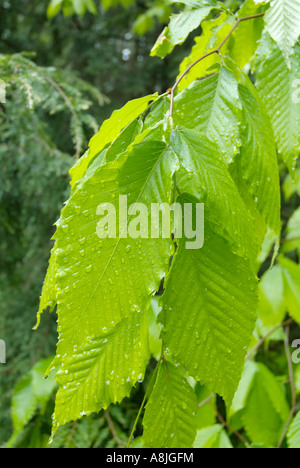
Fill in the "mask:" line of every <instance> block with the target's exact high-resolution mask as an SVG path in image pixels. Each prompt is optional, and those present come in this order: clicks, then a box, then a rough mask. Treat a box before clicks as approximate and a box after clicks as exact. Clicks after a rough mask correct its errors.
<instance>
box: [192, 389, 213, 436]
mask: <svg viewBox="0 0 300 468" xmlns="http://www.w3.org/2000/svg"><path fill="white" fill-rule="evenodd" d="M195 393H196V397H197V403H198V408H197V411H196V427H197V429H203V428H204V427H208V426H213V425H214V423H215V422H216V412H215V409H214V408H213V406H212V405H215V404H216V397H213V398H211V399H210V401H209V402H208V403H206V404H204V405H200V407H199V404H200V403H203V402H204V401H205V400H206V399H207V398H208V397H210V396H211V391H210V390H209V389H208V388H207V387H204V386H203V385H200V384H199V382H197V383H196V385H195Z"/></svg>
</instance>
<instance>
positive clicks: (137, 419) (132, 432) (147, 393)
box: [126, 358, 162, 448]
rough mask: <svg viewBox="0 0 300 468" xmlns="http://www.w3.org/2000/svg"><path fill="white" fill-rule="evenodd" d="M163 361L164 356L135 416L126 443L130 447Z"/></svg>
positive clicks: (158, 363)
mask: <svg viewBox="0 0 300 468" xmlns="http://www.w3.org/2000/svg"><path fill="white" fill-rule="evenodd" d="M161 361H162V358H160V359H159V361H158V362H157V364H156V366H155V369H154V371H153V374H152V377H151V380H150V383H149V386H148V388H147V390H146V393H145V396H144V398H143V401H142V404H141V406H140V409H139V412H138V414H137V417H136V418H135V421H134V425H133V428H132V431H131V433H130V436H129V440H128V443H127V445H126V448H129V447H130V444H131V441H132V439H133V436H134V433H135V430H136V426H137V423H138V421H139V419H140V416H141V414H142V411H143V408H144V406H145V403H146V401H147V399H148V396H149V393H150V390H151V389H152V386H153V383H154V380H155V378H156V375H157V371H158V369H159V365H160V363H161Z"/></svg>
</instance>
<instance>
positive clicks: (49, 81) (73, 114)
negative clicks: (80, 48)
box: [43, 73, 81, 159]
mask: <svg viewBox="0 0 300 468" xmlns="http://www.w3.org/2000/svg"><path fill="white" fill-rule="evenodd" d="M43 76H44V78H45V80H46V81H48V83H50V84H51V86H53V88H55V89H56V91H57V92H58V94H60V96H61V97H62V98H63V100H64V101H65V103H66V105H67V106H68V108H69V109H70V112H71V114H72V116H73V120H74V128H75V140H76V159H79V157H80V150H81V141H80V140H81V138H80V135H79V133H78V128H79V121H78V116H77V113H76V111H75V109H74V107H73V106H72V103H71V101H70V99H69V97H68V96H67V95H66V93H65V92H64V90H63V89H62V88H61V86H59V84H58V83H56V81H54V80H53V79H52V78H51V77H50V76H48V75H46V74H45V73H44V74H43Z"/></svg>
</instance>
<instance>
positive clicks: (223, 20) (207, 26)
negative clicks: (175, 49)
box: [177, 12, 234, 91]
mask: <svg viewBox="0 0 300 468" xmlns="http://www.w3.org/2000/svg"><path fill="white" fill-rule="evenodd" d="M233 24H234V18H232V17H231V16H228V15H227V13H225V12H223V13H222V14H221V15H220V16H219V17H217V18H214V19H213V20H209V21H203V23H202V34H201V36H200V37H196V38H195V45H194V47H193V48H192V50H191V52H190V54H189V55H188V56H187V57H186V58H185V59H184V60H183V61H182V63H181V64H180V69H179V75H178V77H177V78H179V77H180V76H181V75H182V74H183V73H184V72H185V70H187V69H188V68H189V67H190V66H191V65H192V64H193V63H194V62H195V61H196V60H198V59H199V58H200V57H202V56H203V55H204V54H206V53H208V52H211V51H212V50H214V49H215V48H216V47H217V46H218V45H219V44H221V42H222V41H223V40H224V39H225V37H226V36H227V35H228V34H229V32H230V31H231V29H232V27H233ZM224 47H226V45H225V46H224ZM219 62H220V59H219V56H218V54H212V55H210V56H208V57H207V58H205V59H204V60H201V61H200V62H199V63H198V64H197V65H195V66H193V67H192V69H191V70H190V71H189V73H188V74H187V75H186V76H185V77H184V78H183V79H182V81H181V82H180V84H179V86H178V89H179V91H182V90H183V89H185V88H186V87H188V86H189V85H190V84H191V83H192V82H193V81H195V80H196V79H197V78H202V77H204V76H206V75H208V74H210V73H211V67H212V66H213V65H215V64H218V63H219Z"/></svg>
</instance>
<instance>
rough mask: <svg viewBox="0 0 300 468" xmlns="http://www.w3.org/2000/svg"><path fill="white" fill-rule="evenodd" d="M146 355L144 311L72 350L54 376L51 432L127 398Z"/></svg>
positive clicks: (146, 339)
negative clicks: (53, 407)
mask: <svg viewBox="0 0 300 468" xmlns="http://www.w3.org/2000/svg"><path fill="white" fill-rule="evenodd" d="M91 332H92V330H91ZM94 335H95V334H94ZM149 353H150V352H149V348H148V321H147V314H146V312H135V313H133V314H132V315H131V317H129V318H128V319H123V320H122V321H121V322H120V323H118V325H116V326H115V327H114V328H113V329H111V330H110V331H109V332H108V333H104V332H103V333H102V334H101V335H99V336H97V337H94V338H90V339H87V340H86V342H85V343H84V344H82V345H81V346H78V347H76V349H75V352H74V354H73V355H72V354H69V355H67V356H66V357H65V359H64V360H63V362H62V364H61V368H60V370H59V371H58V373H57V375H56V380H57V383H58V385H59V390H58V393H57V397H56V403H55V413H54V417H53V426H54V427H53V431H54V432H55V430H56V428H57V427H59V426H61V425H63V424H66V423H67V422H69V421H72V420H77V419H79V418H81V417H82V416H83V415H85V414H90V413H92V412H99V411H100V410H101V409H102V408H104V409H106V408H107V407H108V406H109V405H110V403H117V402H118V403H120V402H121V401H122V400H123V399H124V398H125V397H126V396H129V395H130V392H131V389H132V387H133V385H135V383H136V382H137V381H141V380H143V378H144V374H145V368H146V365H147V362H148V360H149Z"/></svg>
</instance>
